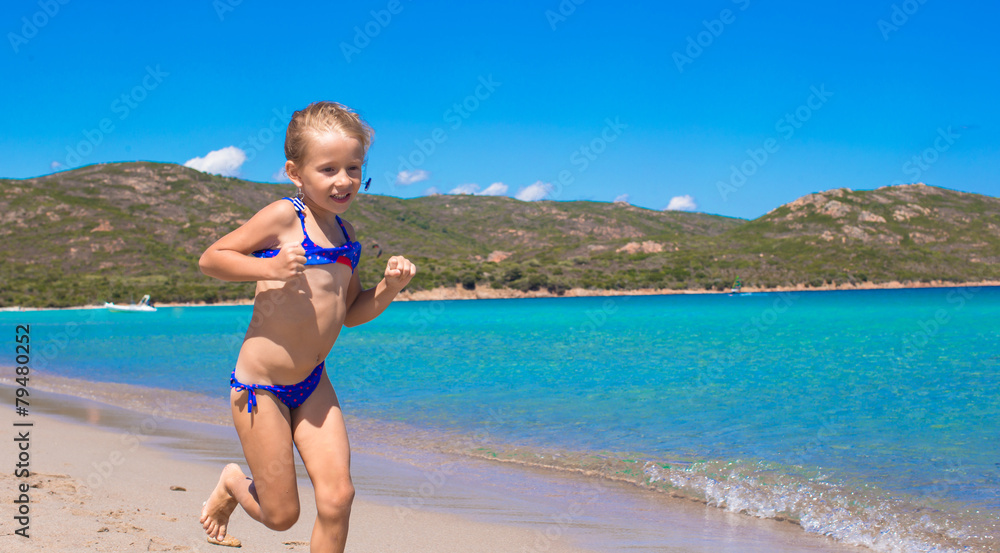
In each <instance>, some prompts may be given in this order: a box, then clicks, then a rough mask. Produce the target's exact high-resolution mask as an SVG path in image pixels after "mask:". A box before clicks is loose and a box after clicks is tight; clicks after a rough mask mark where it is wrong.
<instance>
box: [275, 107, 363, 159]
mask: <svg viewBox="0 0 1000 553" xmlns="http://www.w3.org/2000/svg"><path fill="white" fill-rule="evenodd" d="M331 131H336V132H339V133H341V134H343V135H344V136H347V137H350V138H355V139H357V141H358V142H360V143H361V147H362V148H363V149H364V151H365V158H366V159H367V157H368V148H369V147H370V146H371V144H372V139H374V137H375V131H373V130H372V128H371V127H369V126H368V123H365V122H364V120H362V119H361V116H359V115H358V114H357V113H355V112H354V110H352V109H351V108H349V107H347V106H344V105H342V104H338V103H337V102H313V103H311V104H309V106H308V107H306V108H305V109H300V110H299V111H296V112H295V113H293V114H292V120H291V121H290V122H289V123H288V131H287V132H286V133H285V159H287V160H288V161H291V162H292V163H295V164H296V165H298V164H301V163H302V161H303V160H304V159H305V157H306V147H307V146H308V142H309V138H310V137H314V136H318V135H321V134H324V133H328V132H331Z"/></svg>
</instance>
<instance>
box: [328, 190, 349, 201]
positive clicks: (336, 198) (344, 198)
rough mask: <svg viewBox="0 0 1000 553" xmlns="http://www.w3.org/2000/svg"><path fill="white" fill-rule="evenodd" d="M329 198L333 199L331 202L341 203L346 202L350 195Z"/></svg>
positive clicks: (344, 194) (336, 195) (347, 193)
mask: <svg viewBox="0 0 1000 553" xmlns="http://www.w3.org/2000/svg"><path fill="white" fill-rule="evenodd" d="M330 197H331V198H333V201H335V202H343V201H347V199H348V198H350V197H351V193H350V192H345V193H343V194H331V195H330Z"/></svg>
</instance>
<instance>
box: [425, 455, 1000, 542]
mask: <svg viewBox="0 0 1000 553" xmlns="http://www.w3.org/2000/svg"><path fill="white" fill-rule="evenodd" d="M439 449H440V448H439ZM443 449H447V450H451V451H450V452H453V453H461V454H464V455H470V456H474V457H480V458H485V459H491V460H495V461H502V462H511V463H519V464H524V465H528V466H532V467H536V468H548V469H553V470H559V471H571V472H578V473H581V474H585V475H589V476H596V477H601V478H606V479H611V480H616V481H624V482H629V483H632V484H635V485H637V486H640V487H643V488H646V489H648V490H651V491H656V492H661V493H667V494H669V495H672V496H674V497H678V498H683V499H689V500H697V501H700V502H702V503H704V504H706V505H707V506H710V507H716V508H720V509H724V510H726V511H729V512H733V513H741V514H745V515H749V516H754V517H760V518H768V519H774V520H779V521H788V522H791V523H794V524H798V525H799V526H801V527H802V529H803V530H805V531H807V532H812V533H817V534H822V535H825V536H829V537H830V538H833V539H834V540H836V541H838V542H841V543H844V544H848V545H855V546H863V547H867V548H869V549H871V550H873V551H878V552H880V553H959V552H961V553H996V552H1000V540H998V537H1000V523H998V521H997V516H996V514H997V513H995V512H980V511H976V510H975V509H970V508H967V507H962V506H959V505H952V506H951V508H941V507H931V506H927V505H922V504H921V503H919V502H918V501H916V500H911V499H905V498H899V497H894V496H892V495H891V494H889V493H888V492H886V491H884V490H880V489H878V488H876V487H874V486H871V485H866V484H863V483H855V484H848V483H836V482H831V481H829V480H830V478H829V476H828V475H824V474H821V473H812V474H810V473H808V471H805V470H803V469H801V468H797V467H784V466H779V465H775V464H771V463H764V462H743V461H701V462H695V463H689V462H683V461H676V460H673V461H663V460H651V459H644V458H642V457H641V456H621V455H595V454H583V453H573V452H565V451H562V452H558V451H543V450H534V449H530V448H518V447H514V448H509V449H508V448H502V447H496V446H494V447H477V448H474V449H469V448H462V447H458V448H447V447H446V448H443Z"/></svg>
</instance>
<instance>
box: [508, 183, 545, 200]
mask: <svg viewBox="0 0 1000 553" xmlns="http://www.w3.org/2000/svg"><path fill="white" fill-rule="evenodd" d="M551 192H552V185H551V184H549V183H547V182H542V181H538V182H536V183H535V184H532V185H529V186H525V187H524V188H522V189H520V190H518V191H517V195H516V196H514V197H515V198H517V199H519V200H521V201H522V202H536V201H538V200H542V199H544V198H545V197H546V196H548V195H549V194H550V193H551Z"/></svg>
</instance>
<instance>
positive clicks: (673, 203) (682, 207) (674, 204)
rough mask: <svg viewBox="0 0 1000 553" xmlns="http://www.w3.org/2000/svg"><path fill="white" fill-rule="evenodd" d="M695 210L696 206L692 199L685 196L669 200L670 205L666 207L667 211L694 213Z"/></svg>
mask: <svg viewBox="0 0 1000 553" xmlns="http://www.w3.org/2000/svg"><path fill="white" fill-rule="evenodd" d="M696 209H698V205H697V204H695V203H694V198H692V197H691V196H689V195H687V194H685V195H683V196H674V197H673V198H670V203H669V204H667V207H666V210H667V211H694V210H696Z"/></svg>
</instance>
